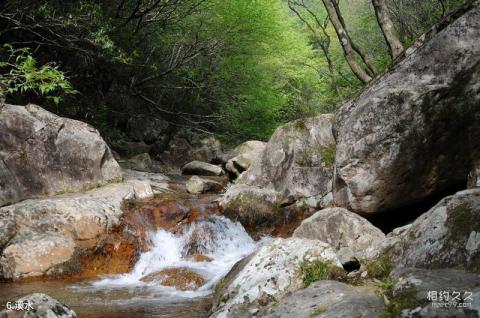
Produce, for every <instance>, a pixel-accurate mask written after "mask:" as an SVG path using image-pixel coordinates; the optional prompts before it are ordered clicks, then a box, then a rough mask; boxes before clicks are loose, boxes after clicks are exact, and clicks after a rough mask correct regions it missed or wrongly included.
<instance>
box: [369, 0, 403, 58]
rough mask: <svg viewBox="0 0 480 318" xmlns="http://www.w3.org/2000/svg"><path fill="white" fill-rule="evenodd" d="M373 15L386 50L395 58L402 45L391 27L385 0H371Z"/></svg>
mask: <svg viewBox="0 0 480 318" xmlns="http://www.w3.org/2000/svg"><path fill="white" fill-rule="evenodd" d="M372 4H373V8H374V9H375V15H376V16H377V21H378V24H379V25H380V28H381V29H382V33H383V37H384V38H385V42H387V45H388V50H389V52H390V55H391V56H392V59H396V58H397V57H398V56H399V55H400V54H402V52H403V45H402V43H401V42H400V40H399V39H398V36H397V34H396V32H395V29H394V28H393V23H392V20H391V19H390V16H389V14H388V8H387V3H386V0H372Z"/></svg>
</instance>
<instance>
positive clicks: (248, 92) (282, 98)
mask: <svg viewBox="0 0 480 318" xmlns="http://www.w3.org/2000/svg"><path fill="white" fill-rule="evenodd" d="M210 14H211V15H212V19H211V24H210V28H211V33H212V35H213V36H214V37H215V38H218V39H219V41H220V42H221V43H223V45H224V50H223V52H222V55H221V56H220V57H219V58H218V62H217V63H216V68H215V69H213V70H210V72H209V74H210V76H209V78H208V81H209V83H210V84H209V86H211V87H213V90H214V94H215V95H216V96H217V98H218V99H219V101H220V103H221V104H222V105H223V107H222V108H221V110H220V112H221V114H222V116H223V118H225V119H224V122H223V124H222V125H221V129H222V131H224V137H225V139H228V140H233V141H235V142H238V141H240V140H244V139H261V140H265V139H267V138H268V137H269V136H270V135H271V133H272V132H273V130H274V129H275V128H276V127H277V126H278V125H279V124H281V123H284V122H286V121H289V120H292V119H295V118H299V117H304V116H307V115H312V114H314V113H316V112H318V111H319V109H318V108H316V107H315V106H314V104H315V102H314V101H313V100H316V99H317V97H318V95H317V92H316V86H317V84H318V78H317V74H316V72H315V70H312V69H311V68H309V67H307V66H305V64H308V62H311V61H312V60H313V59H314V56H313V54H312V51H311V49H310V48H309V47H308V43H307V38H306V37H305V35H304V34H302V33H301V32H299V31H298V29H296V28H295V22H294V21H293V20H292V19H291V17H289V16H288V11H287V10H286V8H285V7H284V5H283V4H282V3H281V2H280V1H278V0H262V1H259V0H239V1H214V5H213V6H212V8H211V12H210Z"/></svg>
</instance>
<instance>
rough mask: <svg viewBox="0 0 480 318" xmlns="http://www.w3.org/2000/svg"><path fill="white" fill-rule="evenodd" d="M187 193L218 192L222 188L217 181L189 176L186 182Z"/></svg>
mask: <svg viewBox="0 0 480 318" xmlns="http://www.w3.org/2000/svg"><path fill="white" fill-rule="evenodd" d="M186 188H187V192H188V193H194V194H199V193H219V192H221V191H222V189H223V185H222V184H221V183H219V182H217V181H214V180H210V179H205V178H200V177H198V176H193V177H191V178H190V179H189V180H188V181H187V184H186Z"/></svg>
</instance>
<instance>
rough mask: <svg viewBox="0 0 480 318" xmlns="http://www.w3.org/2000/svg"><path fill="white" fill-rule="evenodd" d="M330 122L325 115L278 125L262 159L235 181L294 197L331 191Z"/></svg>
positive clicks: (330, 117)
mask: <svg viewBox="0 0 480 318" xmlns="http://www.w3.org/2000/svg"><path fill="white" fill-rule="evenodd" d="M332 121H333V115H330V114H326V115H319V116H316V117H312V118H305V119H299V120H296V121H294V122H291V123H288V124H285V125H283V126H281V127H279V128H277V130H276V131H275V132H274V133H273V135H272V137H271V138H270V140H269V141H268V143H267V146H266V148H265V151H264V152H263V155H262V158H261V160H260V161H255V162H254V164H253V165H252V166H251V167H250V169H248V171H246V172H245V173H243V174H242V175H241V176H240V177H239V178H238V180H237V183H238V184H245V185H252V186H257V187H264V188H268V189H271V190H275V191H277V192H280V193H281V194H282V195H284V196H294V197H309V196H314V195H320V196H322V195H324V194H326V193H328V192H330V191H331V178H332V175H333V162H334V158H335V141H334V139H333V134H332Z"/></svg>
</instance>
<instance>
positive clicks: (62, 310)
mask: <svg viewBox="0 0 480 318" xmlns="http://www.w3.org/2000/svg"><path fill="white" fill-rule="evenodd" d="M16 304H19V305H20V306H21V307H22V308H23V310H22V309H13V308H11V309H5V310H2V311H1V312H0V318H77V315H76V314H75V312H74V311H73V310H72V309H71V308H70V307H68V306H67V305H65V304H62V303H61V302H59V301H58V300H56V299H53V298H52V297H50V296H48V295H46V294H41V293H35V294H30V295H27V296H24V297H22V298H20V299H17V300H16V301H15V302H12V304H11V305H10V306H13V307H15V305H16ZM20 306H19V307H20Z"/></svg>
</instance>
